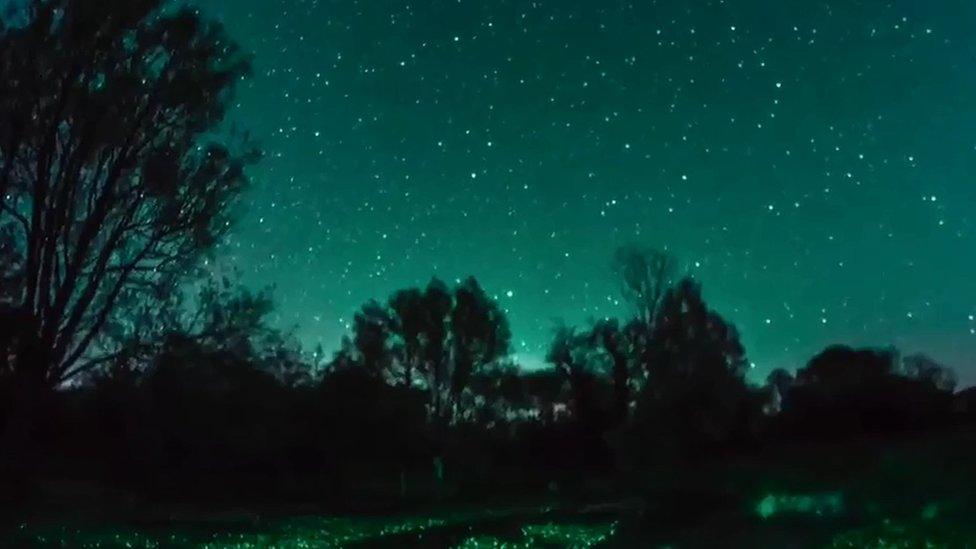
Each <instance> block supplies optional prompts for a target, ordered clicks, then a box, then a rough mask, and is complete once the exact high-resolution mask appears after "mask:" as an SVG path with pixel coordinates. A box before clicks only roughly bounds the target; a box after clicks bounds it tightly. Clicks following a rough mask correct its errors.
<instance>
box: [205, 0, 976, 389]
mask: <svg viewBox="0 0 976 549" xmlns="http://www.w3.org/2000/svg"><path fill="white" fill-rule="evenodd" d="M197 4H199V5H200V6H201V7H202V8H203V9H204V11H205V13H206V14H208V15H211V16H213V17H216V18H217V19H218V20H220V21H222V22H223V23H224V24H225V25H226V27H227V29H228V32H229V33H230V35H231V36H232V37H233V38H235V39H236V40H239V41H240V42H241V44H242V45H243V47H244V48H245V49H247V50H250V51H251V52H253V53H254V56H255V70H254V74H253V76H252V77H251V78H249V79H248V80H246V81H245V82H244V83H243V85H242V86H241V88H240V90H239V93H238V97H237V100H236V101H235V103H236V104H237V107H236V108H234V109H232V111H231V113H230V118H231V121H232V122H233V123H235V124H238V125H240V126H242V127H245V128H248V129H250V130H251V131H252V134H253V135H254V136H255V138H256V139H257V140H258V142H259V143H260V145H261V146H262V147H263V148H264V149H265V150H266V152H267V155H266V157H265V159H264V161H263V162H262V163H261V164H260V165H258V166H257V167H256V168H254V169H253V170H252V172H251V173H252V179H253V189H252V190H251V191H250V192H249V193H248V194H247V196H246V198H245V207H244V210H245V212H246V213H245V215H244V216H243V217H242V219H241V221H240V223H239V225H238V227H237V228H236V229H235V232H234V233H233V234H232V235H231V239H230V240H229V242H228V243H227V244H226V246H225V247H224V251H223V254H222V255H223V256H224V258H223V259H221V261H223V262H224V263H225V264H226V268H228V269H231V268H240V269H241V270H242V271H243V278H244V280H245V281H246V282H247V283H248V284H250V285H252V286H254V287H261V286H265V285H269V284H273V285H275V286H276V287H277V289H276V293H275V295H276V298H277V302H278V309H277V312H278V314H279V315H280V319H279V322H280V324H281V325H282V326H297V328H298V334H299V336H300V338H301V340H302V341H303V342H304V344H305V345H306V346H307V347H309V348H311V347H314V346H315V345H316V344H319V343H320V344H322V346H323V348H324V349H326V350H327V351H331V350H334V349H335V348H337V346H338V343H339V340H340V338H341V336H342V335H343V334H345V333H347V332H348V330H347V327H348V322H349V321H350V319H351V316H352V314H353V312H354V311H355V310H356V309H357V308H358V307H359V305H361V304H362V303H363V302H365V301H366V300H368V299H379V300H383V299H385V298H386V296H388V295H389V294H390V293H391V292H392V291H394V290H395V289H397V288H401V287H406V286H412V285H418V284H422V283H425V282H426V280H428V279H429V278H430V277H431V276H438V277H440V278H442V279H444V280H448V281H450V280H454V279H457V278H461V277H463V276H467V275H474V276H476V277H477V278H478V279H479V280H480V281H482V283H483V284H484V286H485V287H486V289H487V290H488V291H489V293H490V294H492V295H495V296H497V297H498V298H499V301H500V304H501V305H502V306H503V307H504V308H505V310H506V311H507V312H508V313H509V317H510V319H511V322H512V330H513V347H514V349H513V351H514V352H515V353H517V354H519V355H520V356H525V357H529V359H528V360H529V361H535V362H539V361H541V360H542V357H543V356H544V354H545V348H546V345H548V343H549V340H550V336H551V332H552V327H553V325H554V323H553V320H554V319H562V320H563V321H565V322H566V323H567V324H570V325H573V324H581V323H583V322H585V321H586V319H587V318H590V317H592V318H601V317H606V316H617V317H620V316H625V315H626V314H627V311H628V310H627V308H626V306H625V305H623V304H620V303H619V293H618V292H617V289H616V284H615V281H614V280H613V278H612V276H611V273H610V269H609V260H610V257H609V256H610V251H611V250H612V249H613V248H615V247H616V246H618V245H622V244H626V243H630V242H638V243H644V244H650V245H654V246H658V247H665V248H667V249H669V250H670V251H672V252H673V253H674V254H675V255H676V256H677V257H678V259H679V260H680V261H681V262H682V263H683V264H685V265H687V266H688V267H689V270H690V272H691V273H692V274H693V275H694V276H696V278H698V279H699V280H701V281H702V283H703V285H704V293H705V296H706V297H707V298H708V299H709V302H710V303H711V305H712V306H713V307H714V308H715V309H716V310H717V311H718V312H720V313H721V314H722V315H723V316H725V317H726V318H728V319H729V320H731V321H732V322H734V323H735V324H736V325H737V326H738V327H739V329H740V331H741V332H742V337H743V341H744V343H745V345H746V349H747V353H748V357H749V359H750V361H751V362H753V363H755V364H756V368H755V369H754V373H753V376H754V377H757V379H758V378H761V377H762V376H764V375H765V374H766V373H767V372H768V371H770V370H772V369H773V368H775V367H786V368H789V369H794V370H795V369H796V368H798V367H801V366H802V365H803V364H804V363H805V362H806V360H807V359H808V358H809V357H811V356H813V355H814V354H815V353H816V352H818V351H819V350H821V349H822V348H824V347H825V346H827V345H829V344H833V343H844V344H849V345H852V346H872V347H885V346H889V345H894V346H897V347H898V348H900V349H902V350H903V351H904V352H905V353H906V354H908V353H914V352H924V353H926V354H929V355H931V356H933V357H934V358H936V359H938V360H940V361H943V362H945V363H946V364H948V365H950V366H952V367H954V368H955V369H956V370H957V372H958V374H959V376H960V379H961V382H963V384H965V385H969V384H972V383H974V382H976V369H974V367H973V366H972V364H971V362H972V361H971V357H973V356H974V355H976V336H974V335H973V332H974V329H976V322H974V321H973V320H972V318H973V316H972V315H973V314H976V287H974V285H973V284H971V282H970V281H969V277H968V275H967V273H968V272H969V271H970V270H971V268H972V266H973V263H972V261H971V260H968V259H967V258H966V256H967V254H965V253H962V251H963V250H967V249H971V248H972V247H973V244H974V233H973V226H972V219H971V218H970V217H969V214H968V211H967V208H966V207H967V206H970V205H972V204H974V203H976V189H974V188H973V186H972V185H967V184H966V180H967V174H968V173H972V171H973V168H974V167H976V138H974V137H973V136H972V135H971V131H969V128H970V127H971V125H972V124H971V122H972V121H973V120H976V107H973V106H972V105H971V102H969V101H967V97H969V95H970V94H969V93H968V91H970V90H973V89H976V75H974V73H973V72H972V71H970V70H966V67H967V66H969V65H971V63H972V59H971V55H970V54H969V53H967V52H971V51H972V50H973V48H976V40H974V39H973V38H972V37H971V36H970V35H969V34H968V33H967V31H966V29H965V28H964V25H963V24H962V22H963V21H966V20H967V19H969V18H967V17H965V16H960V15H959V14H960V13H970V12H973V11H974V9H976V8H974V7H973V6H971V5H966V4H965V3H962V2H949V3H945V4H942V3H940V4H932V5H926V6H915V5H911V4H908V3H895V4H893V5H891V6H888V7H885V8H883V9H879V10H872V9H869V8H868V7H863V6H860V7H859V6H845V7H843V8H838V7H836V6H834V7H833V8H825V7H824V6H819V5H818V6H817V7H816V8H815V9H807V7H806V5H805V4H804V3H799V4H796V5H792V4H791V5H788V6H775V7H770V6H767V5H765V4H764V3H763V2H754V1H750V2H744V3H740V4H737V5H735V6H695V7H686V6H684V5H683V4H682V3H672V2H665V3H662V4H661V5H657V6H630V7H627V6H602V5H600V4H599V3H590V2H584V3H580V4H576V5H573V6H565V5H558V4H547V3H535V4H533V5H534V6H535V7H532V5H529V4H524V3H520V2H498V3H494V4H491V5H490V6H485V5H482V4H479V3H472V2H458V3H432V4H429V5H428V4H425V5H421V6H413V7H412V8H411V7H410V6H407V5H399V6H390V5H387V4H370V5H364V6H359V5H356V4H355V3H347V2H331V3H328V4H326V3H316V2H293V1H290V0H288V1H286V0H282V1H280V2H274V3H269V2H263V1H241V2H234V3H233V4H228V3H226V2H221V1H219V0H201V1H199V2H197ZM973 15H976V13H973ZM645 28H646V29H647V30H648V33H647V34H646V35H645V34H643V30H644V29H645ZM371 33H372V34H371ZM771 235H775V237H772V238H771ZM222 268H223V267H222Z"/></svg>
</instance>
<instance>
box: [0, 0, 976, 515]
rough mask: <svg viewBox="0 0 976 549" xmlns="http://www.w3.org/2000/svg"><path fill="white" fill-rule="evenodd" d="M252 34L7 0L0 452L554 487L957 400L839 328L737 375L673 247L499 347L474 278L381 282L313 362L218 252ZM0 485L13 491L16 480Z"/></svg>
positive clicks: (424, 484) (902, 417)
mask: <svg viewBox="0 0 976 549" xmlns="http://www.w3.org/2000/svg"><path fill="white" fill-rule="evenodd" d="M249 70H250V66H249V61H248V57H247V56H246V55H244V54H243V53H242V52H241V51H240V50H239V48H238V47H237V46H236V45H235V43H234V41H233V40H232V39H230V37H228V36H227V35H226V34H225V33H224V31H223V29H222V28H221V27H220V25H218V24H216V23H214V22H210V21H207V20H204V19H202V18H201V16H200V14H199V12H198V11H196V10H193V9H190V8H184V9H178V8H175V7H173V6H172V5H170V4H169V3H168V2H166V1H165V0H35V1H31V2H12V3H11V5H10V6H9V7H7V8H6V9H5V11H4V13H3V15H2V16H0V471H2V472H3V474H4V479H5V480H7V481H26V480H28V479H31V478H35V477H49V478H53V477H58V476H64V477H75V478H78V477H84V478H93V479H101V480H105V481H110V482H114V483H118V484H122V485H125V486H132V487H140V488H143V489H146V490H151V491H155V492H165V491H168V490H169V491H176V492H181V493H183V492H185V493H202V492H214V493H220V494H225V495H232V494H234V493H236V492H248V491H254V492H263V493H273V494H279V495H280V494H291V495H294V496H296V497H302V496H306V497H309V498H314V499H317V500H322V499H323V498H333V499H334V500H336V501H339V500H344V502H345V503H347V504H348V503H349V500H348V499H344V498H348V496H350V495H359V496H361V497H362V498H365V499H367V500H370V499H373V500H376V501H397V502H402V501H408V500H411V499H412V498H419V499H424V498H429V497H439V496H445V495H447V494H450V493H455V492H458V491H464V490H473V491H482V490H494V491H498V490H503V489H505V487H506V486H509V487H512V488H513V489H519V490H525V489H526V488H533V487H535V488H539V489H547V490H549V489H564V488H562V487H565V486H566V485H567V483H569V484H574V482H570V481H573V480H575V481H577V482H575V484H579V482H578V481H580V480H581V479H597V478H633V477H628V476H627V475H634V474H636V475H640V474H641V473H642V472H643V471H648V470H652V469H653V470H657V471H660V470H663V469H662V468H661V466H662V465H668V464H670V465H674V464H680V463H691V462H694V461H695V460H699V459H706V458H714V457H715V456H717V455H720V454H721V453H722V452H726V451H739V452H741V451H746V450H748V449H749V448H751V447H755V446H756V445H762V444H764V443H766V442H769V441H770V440H786V439H789V438H790V437H796V436H800V435H802V436H810V435H818V436H822V437H828V438H829V437H836V436H840V435H856V434H863V433H867V432H872V433H894V432H899V431H906V430H912V429H933V428H936V427H940V426H943V425H947V424H952V423H955V422H958V421H960V418H964V417H968V416H967V413H968V412H967V410H968V409H967V408H966V405H967V404H966V400H965V398H962V397H958V396H957V397H953V384H952V376H951V374H950V373H949V372H948V371H947V370H945V369H944V368H942V367H941V366H939V365H938V364H935V363H933V362H932V361H930V360H928V359H924V358H921V357H913V358H910V359H905V360H902V359H900V358H899V357H898V356H897V355H896V354H895V353H894V352H892V351H886V350H882V351H876V350H853V349H847V348H832V349H828V350H827V351H825V352H824V353H822V354H821V355H818V356H817V357H815V358H814V359H813V360H811V361H810V363H809V364H808V365H806V366H805V367H803V368H801V369H799V370H798V371H797V372H796V374H795V375H793V374H789V373H787V372H785V371H778V372H776V373H775V375H773V376H771V378H770V380H769V383H767V384H766V385H764V386H761V387H758V386H752V385H750V384H749V383H747V381H746V378H745V373H746V369H747V364H748V363H747V360H746V355H745V350H744V349H743V347H742V345H741V343H740V341H739V336H738V332H737V330H736V329H735V327H734V326H733V325H732V324H731V323H730V322H729V321H728V320H727V319H725V318H723V317H722V316H721V315H719V314H718V313H716V312H715V311H713V310H712V309H710V308H709V307H708V306H707V304H706V303H705V301H704V299H703V297H702V292H701V287H700V286H699V284H698V283H697V282H696V281H694V280H692V279H690V278H688V277H684V276H680V273H679V272H678V269H677V267H676V264H675V260H674V259H673V258H672V257H671V256H670V255H669V254H667V253H663V252H659V251H654V250H650V249H644V248H640V247H627V248H623V249H621V250H620V251H618V252H617V254H616V255H615V257H614V258H613V265H614V267H615V272H616V273H617V275H618V280H619V281H620V285H621V291H622V293H623V295H624V297H625V298H626V300H627V301H628V303H630V304H631V306H632V307H633V314H632V315H631V316H630V317H628V318H623V319H600V320H596V321H594V322H592V323H590V324H588V325H586V326H582V327H568V326H565V327H560V328H558V329H557V330H556V333H555V335H554V338H553V342H552V345H551V347H550V349H549V352H548V356H547V360H548V362H549V363H550V364H551V366H552V368H551V369H547V370H543V371H537V372H527V371H523V370H521V369H520V368H519V367H518V365H517V364H514V363H513V362H512V361H511V359H510V340H511V334H510V332H509V328H508V324H507V321H506V318H505V315H504V314H503V311H502V310H501V309H500V308H499V307H498V305H497V304H496V303H495V302H494V300H492V299H491V298H490V297H489V296H488V294H487V293H486V292H485V291H484V290H483V289H482V288H481V287H480V285H479V284H478V283H477V281H475V280H474V279H468V280H465V281H462V282H459V283H458V284H456V285H454V286H453V287H452V286H450V285H448V284H445V283H443V282H440V281H437V280H434V281H432V282H431V283H430V284H428V285H427V286H426V287H424V288H409V289H405V290H403V291H399V292H396V293H395V294H394V295H392V296H391V297H390V298H389V299H387V300H385V301H382V302H370V303H367V304H366V305H364V306H363V308H362V310H361V311H360V312H359V313H358V314H357V315H356V316H355V319H354V322H353V328H352V334H351V336H350V337H349V338H348V339H346V340H345V341H343V343H342V345H341V349H340V350H339V352H338V353H337V354H336V356H335V357H334V358H333V359H332V360H330V361H325V360H322V357H321V354H320V353H319V354H317V355H316V358H315V359H314V360H313V359H310V358H309V357H308V356H306V354H305V353H304V352H303V351H302V350H301V348H300V346H299V345H298V344H297V343H296V342H295V341H294V340H293V339H292V338H291V337H289V336H288V335H287V334H285V333H282V332H280V331H277V330H275V329H272V328H271V327H269V326H268V323H267V317H268V314H269V312H270V311H271V309H272V303H271V299H270V296H269V295H268V294H267V293H264V292H257V293H255V292H249V291H246V290H243V289H240V288H238V287H237V286H235V285H234V284H232V283H230V282H228V281H225V280H214V279H212V278H211V277H210V276H208V273H207V265H208V262H209V260H210V258H211V256H212V253H213V250H214V246H215V245H216V244H217V243H219V242H220V241H221V239H222V237H223V236H224V235H225V234H226V233H227V231H228V230H229V228H230V227H232V221H233V219H232V217H233V216H231V215H230V214H231V212H232V211H233V209H234V204H235V202H236V199H237V197H239V195H240V193H241V192H242V190H243V189H244V188H246V186H247V184H248V179H247V176H246V173H247V167H248V166H249V165H251V164H252V163H253V162H255V161H257V160H259V156H260V155H259V154H258V153H257V152H256V149H255V147H254V146H253V145H252V144H251V142H250V140H249V138H248V136H247V135H246V134H242V133H241V132H236V131H232V130H230V129H228V128H227V126H226V125H225V124H224V123H223V121H224V115H225V113H226V111H227V107H228V105H229V104H231V103H230V102H231V101H232V98H233V92H234V89H235V87H236V85H237V84H238V83H239V82H241V81H242V80H243V79H244V78H246V76H247V74H248V72H249ZM3 493H4V494H7V495H9V494H12V493H14V491H11V490H5V491H3Z"/></svg>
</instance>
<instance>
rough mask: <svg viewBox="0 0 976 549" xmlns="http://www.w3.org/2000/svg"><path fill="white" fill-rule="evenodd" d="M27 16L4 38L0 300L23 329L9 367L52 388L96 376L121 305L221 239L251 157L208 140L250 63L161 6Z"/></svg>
mask: <svg viewBox="0 0 976 549" xmlns="http://www.w3.org/2000/svg"><path fill="white" fill-rule="evenodd" d="M24 10H25V11H24V12H23V16H24V17H23V19H24V20H23V22H22V24H11V25H0V29H2V30H0V119H3V120H4V123H3V124H0V229H2V233H0V234H2V236H3V238H2V242H3V244H2V245H0V249H2V253H3V255H4V256H6V257H14V258H16V261H15V262H10V263H7V264H6V265H5V268H7V269H8V271H11V270H12V271H13V272H7V273H5V274H4V276H5V278H7V279H11V278H13V279H15V280H16V281H17V286H16V288H15V289H13V290H10V291H5V292H4V296H3V299H4V300H5V301H6V304H7V305H8V306H9V307H10V308H12V310H13V311H17V312H16V313H15V314H17V315H19V316H20V317H21V318H23V319H24V320H23V322H20V323H18V324H19V326H18V329H17V331H16V338H17V340H18V350H17V351H16V352H14V353H13V354H12V355H8V356H5V357H4V358H5V359H6V361H7V362H8V365H7V367H8V368H10V369H13V370H16V371H19V372H23V373H25V374H27V373H28V372H29V373H30V377H31V379H34V380H35V381H36V382H38V383H43V384H47V385H49V386H55V385H58V384H60V383H63V382H65V381H68V380H71V379H72V378H74V377H75V376H77V375H79V374H81V373H84V372H86V371H88V370H89V369H91V368H93V367H95V365H97V364H98V363H99V359H100V358H101V356H102V355H103V354H105V353H104V352H103V351H106V350H105V349H103V348H102V344H103V340H102V336H103V335H104V331H105V328H106V326H107V325H108V324H109V323H111V322H113V321H117V320H119V319H124V318H125V317H126V315H128V314H129V313H130V312H131V310H130V308H129V307H126V306H124V305H125V304H131V303H134V302H138V301H140V299H154V298H155V297H157V296H158V295H159V294H160V293H161V292H165V291H172V290H173V288H174V287H175V284H176V283H177V282H178V281H179V280H180V279H181V278H182V277H183V276H184V275H185V274H186V273H188V272H190V271H191V268H192V267H193V266H194V265H195V263H196V261H197V260H198V258H199V257H200V256H201V254H202V253H204V252H206V251H207V250H209V249H211V248H212V247H213V245H214V244H215V243H216V242H218V241H219V239H220V238H221V236H222V235H223V234H224V233H225V232H226V230H227V228H228V227H229V225H230V219H229V211H230V210H229V205H230V204H231V202H232V201H233V199H234V198H235V197H236V196H237V195H238V194H239V193H240V191H241V189H242V188H243V187H244V185H245V183H246V177H245V175H244V169H245V167H246V166H247V165H248V164H249V163H251V162H252V161H254V160H255V159H256V154H255V153H254V151H253V149H252V148H251V147H250V146H249V145H247V144H246V143H245V144H244V145H243V146H241V147H232V146H230V145H228V144H227V143H225V142H222V141H219V140H216V139H215V137H216V134H215V133H214V132H215V130H217V129H218V124H219V123H220V122H221V120H222V119H223V116H224V112H225V110H226V107H227V104H228V102H229V100H230V97H231V94H232V92H233V90H234V87H235V86H236V84H237V82H239V81H240V79H241V77H242V76H244V75H246V74H247V72H248V70H249V63H248V59H247V57H246V56H244V55H243V54H242V53H241V52H240V50H239V49H238V48H237V46H236V45H235V44H234V43H233V42H232V41H231V40H229V39H228V37H227V36H226V35H225V34H224V31H223V29H222V28H221V27H220V26H219V25H217V24H216V23H212V22H207V21H204V20H202V19H201V18H200V16H199V15H198V12H196V11H194V10H192V9H190V8H184V9H170V7H169V6H168V3H167V2H165V1H164V0H134V1H133V0H97V1H96V0H41V1H38V2H33V3H30V4H28V5H26V7H25V8H24ZM136 296H139V297H138V298H137V297H136ZM8 313H9V311H8ZM8 337H10V336H8ZM114 351H115V350H114V349H112V350H108V352H114ZM10 361H12V363H10Z"/></svg>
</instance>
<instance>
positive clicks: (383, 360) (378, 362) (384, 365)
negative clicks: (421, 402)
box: [352, 301, 411, 388]
mask: <svg viewBox="0 0 976 549" xmlns="http://www.w3.org/2000/svg"><path fill="white" fill-rule="evenodd" d="M391 322H392V319H391V318H390V314H389V312H388V311H387V310H386V309H385V308H384V307H383V306H382V305H380V304H379V303H377V302H376V301H369V302H368V303H366V304H365V305H363V307H362V309H361V310H360V311H359V312H358V313H356V315H355V316H354V317H353V321H352V326H353V327H352V330H353V340H352V345H353V347H354V348H355V349H356V350H357V351H358V353H359V359H360V360H361V361H362V366H363V367H364V368H365V369H366V371H368V372H370V374H371V375H374V376H383V375H390V374H391V370H392V366H393V356H392V353H391V351H390V338H391V333H390V327H391ZM405 386H406V387H408V388H409V387H410V386H411V384H410V383H409V382H407V383H406V384H405Z"/></svg>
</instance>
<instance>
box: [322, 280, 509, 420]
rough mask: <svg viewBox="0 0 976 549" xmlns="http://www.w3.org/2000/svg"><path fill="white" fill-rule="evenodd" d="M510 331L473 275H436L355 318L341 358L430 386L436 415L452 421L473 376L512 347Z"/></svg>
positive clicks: (391, 378) (407, 383)
mask: <svg viewBox="0 0 976 549" xmlns="http://www.w3.org/2000/svg"><path fill="white" fill-rule="evenodd" d="M510 340H511V332H510V331H509V328H508V320H507V318H506V317H505V314H504V312H503V311H502V310H501V309H500V308H499V307H498V305H497V304H496V303H495V302H494V301H493V300H492V299H490V298H489V297H488V295H487V294H485V292H484V290H482V288H481V286H480V285H479V284H478V282H477V281H476V280H475V279H474V278H468V279H467V280H464V281H463V282H461V283H460V284H458V286H457V287H456V288H454V289H453V290H449V289H448V287H447V285H446V284H444V283H443V282H441V281H440V280H437V279H436V278H435V279H433V280H431V282H430V283H429V284H428V285H427V287H426V288H424V289H423V290H420V289H418V288H407V289H403V290H399V291H397V292H395V293H394V294H393V295H392V296H391V297H390V299H389V300H388V302H387V305H386V306H385V307H384V306H383V305H381V304H379V303H377V302H375V301H371V302H369V303H367V304H366V305H364V306H363V308H362V309H361V310H360V311H359V312H358V313H357V314H356V316H355V317H354V321H353V339H352V341H350V342H349V344H348V349H346V350H345V351H344V352H343V353H340V354H341V356H340V358H341V360H343V361H349V362H353V363H358V364H359V365H360V366H363V367H365V368H366V369H367V370H369V371H370V372H373V373H374V374H382V376H383V377H384V378H385V379H386V380H387V381H388V382H390V383H393V384H397V385H401V386H403V387H406V388H413V387H421V386H422V387H424V388H425V389H426V390H427V391H428V393H429V397H430V400H429V413H430V415H431V418H432V419H437V420H438V421H450V420H451V419H452V418H453V417H454V413H455V410H454V408H455V407H456V405H457V404H458V402H459V399H460V397H461V395H462V393H463V392H464V391H465V389H467V388H468V386H469V385H470V383H471V380H472V376H473V375H474V374H475V373H477V372H478V370H480V369H482V368H484V367H486V366H488V365H491V364H493V363H494V362H495V361H496V360H498V359H500V358H501V357H503V356H505V355H507V354H508V352H509V342H510Z"/></svg>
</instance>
